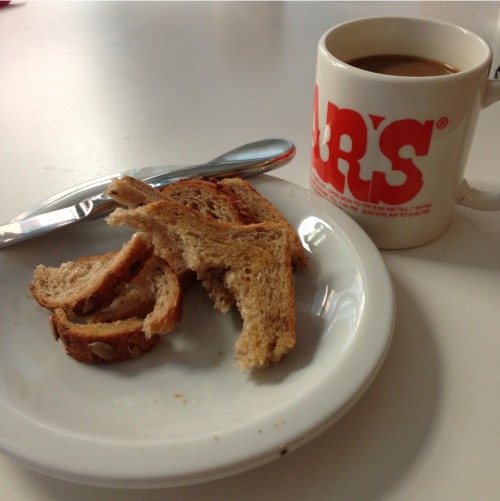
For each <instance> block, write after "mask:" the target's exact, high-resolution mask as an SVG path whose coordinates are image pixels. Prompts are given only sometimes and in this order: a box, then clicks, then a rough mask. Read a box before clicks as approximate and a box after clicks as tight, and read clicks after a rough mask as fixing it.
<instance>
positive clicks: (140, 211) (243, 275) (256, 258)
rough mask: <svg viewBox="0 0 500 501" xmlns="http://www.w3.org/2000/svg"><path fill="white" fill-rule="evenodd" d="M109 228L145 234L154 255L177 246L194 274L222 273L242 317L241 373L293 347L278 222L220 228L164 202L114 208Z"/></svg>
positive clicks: (286, 246)
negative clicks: (175, 243) (124, 227)
mask: <svg viewBox="0 0 500 501" xmlns="http://www.w3.org/2000/svg"><path fill="white" fill-rule="evenodd" d="M107 221H108V223H109V224H110V225H112V226H116V225H129V226H132V227H134V228H137V229H140V230H141V231H143V232H145V233H149V234H150V236H151V239H152V241H153V243H154V245H155V252H156V253H157V254H159V255H162V250H163V247H164V245H165V244H164V242H168V241H170V240H172V239H176V240H177V241H180V242H181V243H182V247H183V257H184V260H185V261H186V263H187V265H188V266H189V267H190V268H191V269H193V270H195V271H196V272H203V271H204V270H207V269H212V268H219V269H225V270H226V272H225V284H226V286H227V287H228V289H229V290H230V291H231V292H232V294H234V296H235V298H236V304H237V306H238V309H239V311H240V313H241V316H242V318H243V330H242V333H241V335H240V337H239V339H238V341H237V343H236V361H237V364H238V365H239V366H240V367H241V368H242V369H243V370H248V369H254V368H261V367H267V366H269V365H270V364H273V363H277V362H279V361H280V360H281V359H282V357H283V356H284V355H285V354H286V353H288V352H289V351H290V350H291V349H292V348H293V346H294V345H295V337H296V336H295V302H294V286H293V277H292V266H291V249H290V241H289V237H288V230H287V228H286V225H284V224H283V223H271V222H266V223H259V224H250V225H241V224H233V223H224V222H221V221H217V220H215V219H213V218H212V217H209V216H206V215H204V214H201V213H200V212H198V211H195V210H193V209H190V208H189V207H185V206H184V205H183V204H181V203H179V202H174V201H170V200H165V201H160V202H155V203H152V204H149V205H146V206H144V207H138V208H136V209H133V210H125V209H117V210H116V211H114V212H113V213H112V214H111V215H110V216H109V217H108V219H107Z"/></svg>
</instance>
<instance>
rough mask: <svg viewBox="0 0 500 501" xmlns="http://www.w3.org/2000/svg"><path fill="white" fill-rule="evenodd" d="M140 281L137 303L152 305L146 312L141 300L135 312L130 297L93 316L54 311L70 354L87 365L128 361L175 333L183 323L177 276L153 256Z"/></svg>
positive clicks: (57, 334)
mask: <svg viewBox="0 0 500 501" xmlns="http://www.w3.org/2000/svg"><path fill="white" fill-rule="evenodd" d="M135 282H136V283H135V285H136V287H135V288H134V289H133V298H132V299H138V298H139V299H141V300H143V302H144V301H146V303H147V304H150V302H151V301H153V306H152V307H151V308H148V311H147V313H146V311H142V312H141V308H143V305H142V303H141V301H140V302H139V304H138V305H136V306H135V309H134V305H133V304H132V303H131V301H130V299H125V298H122V297H119V298H117V299H116V300H115V302H114V303H113V304H112V305H111V306H110V307H109V308H108V309H107V310H104V311H102V312H99V313H98V314H96V315H94V316H91V317H85V318H78V319H75V318H74V317H73V316H72V315H71V314H68V312H67V311H65V310H64V308H56V309H55V310H54V311H53V312H52V314H51V317H50V323H51V328H52V332H53V334H54V337H55V338H56V339H60V340H61V341H62V342H63V344H64V347H65V350H66V352H67V353H68V355H70V356H71V357H73V358H74V359H76V360H78V361H79V362H84V363H87V364H96V363H115V362H123V361H125V360H128V359H131V358H136V357H138V356H140V355H142V354H143V353H146V352H148V351H150V350H152V349H153V348H154V347H155V346H156V345H157V344H158V341H159V340H160V337H161V335H164V334H167V333H169V332H171V331H172V330H173V328H174V326H175V324H176V323H177V322H178V321H179V320H180V319H181V315H182V301H181V298H182V296H181V290H180V286H179V281H178V280H177V276H176V275H175V273H174V272H173V271H172V270H171V269H170V267H169V266H168V264H167V263H166V262H165V261H164V260H163V259H161V258H159V257H157V256H153V257H152V258H151V259H150V260H149V261H148V263H146V265H145V266H144V268H143V270H142V272H141V274H140V276H139V277H137V279H136V281H135ZM127 295H128V293H127V294H125V296H127ZM141 296H144V298H145V299H143V298H142V297H141ZM132 312H134V313H136V314H141V313H144V316H145V318H140V317H138V316H133V317H128V315H130V314H131V313H132ZM103 320H106V321H103Z"/></svg>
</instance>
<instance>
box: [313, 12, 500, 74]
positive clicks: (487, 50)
mask: <svg viewBox="0 0 500 501" xmlns="http://www.w3.org/2000/svg"><path fill="white" fill-rule="evenodd" d="M384 21H404V22H411V23H421V24H426V25H434V26H440V27H442V28H445V29H447V30H450V31H451V30H453V31H455V32H457V33H461V34H462V36H467V37H469V38H470V39H471V40H475V42H476V44H477V46H480V47H481V49H482V51H483V53H482V57H481V59H480V60H479V59H478V61H477V62H476V63H475V64H473V65H471V66H470V67H468V68H466V69H463V70H459V71H457V72H456V73H449V74H445V75H434V76H406V75H387V74H383V73H376V72H371V71H368V70H364V69H361V68H357V67H356V66H352V65H350V64H349V63H347V62H346V61H344V60H342V59H341V58H340V57H338V56H337V55H335V54H333V53H332V52H331V51H330V50H329V49H328V47H327V41H328V38H329V37H331V36H332V34H334V33H336V32H338V31H340V30H343V29H346V28H348V27H350V26H354V25H362V24H366V23H380V22H384ZM318 49H319V51H320V53H323V55H324V56H325V57H326V58H327V59H328V60H329V62H331V63H333V64H334V65H335V66H337V67H342V68H344V69H345V70H348V71H353V72H354V73H359V74H362V75H365V76H366V75H367V74H369V75H370V76H371V78H375V79H381V80H402V81H403V80H404V81H412V82H415V81H419V82H431V81H433V82H435V81H436V80H443V79H446V80H449V79H457V78H462V77H463V76H465V75H468V74H470V73H475V72H477V71H479V70H480V71H482V70H483V68H486V69H489V67H490V66H491V63H492V59H493V53H492V49H491V47H490V46H489V44H488V43H487V42H486V41H485V40H484V39H483V38H482V37H480V36H479V35H477V34H476V33H474V32H473V31H471V30H469V29H467V28H463V27H461V26H459V25H457V24H454V23H450V22H447V21H441V20H439V19H435V18H427V17H421V16H398V15H389V16H368V17H360V18H356V19H351V20H348V21H344V22H342V23H339V24H337V25H335V26H332V27H331V28H330V29H329V30H328V31H326V32H325V33H324V34H323V35H322V36H321V38H320V40H319V44H318ZM368 55H371V54H368ZM373 55H375V54H373ZM356 57H364V55H363V54H359V55H357V56H356ZM426 57H429V56H426ZM431 59H432V58H431Z"/></svg>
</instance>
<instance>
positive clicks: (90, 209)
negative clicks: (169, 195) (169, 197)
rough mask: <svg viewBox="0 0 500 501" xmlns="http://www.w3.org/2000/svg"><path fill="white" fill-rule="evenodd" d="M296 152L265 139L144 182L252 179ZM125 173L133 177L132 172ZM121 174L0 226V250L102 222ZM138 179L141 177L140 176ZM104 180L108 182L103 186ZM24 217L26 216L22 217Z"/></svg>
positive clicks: (290, 146) (285, 143) (284, 143)
mask: <svg viewBox="0 0 500 501" xmlns="http://www.w3.org/2000/svg"><path fill="white" fill-rule="evenodd" d="M295 151H296V150H295V146H294V145H293V143H291V142H290V141H287V140H285V139H265V140H262V141H257V142H254V143H248V144H245V145H243V146H240V147H238V148H235V149H234V150H230V151H228V152H226V153H224V154H223V155H220V156H218V157H217V158H214V159H213V160H211V161H209V162H207V163H206V164H201V165H194V166H191V167H182V168H179V169H175V170H171V171H170V172H166V173H164V174H159V175H156V176H152V177H148V178H146V179H143V181H144V182H146V183H148V184H149V185H151V186H153V187H154V188H157V189H161V188H162V187H164V186H167V185H168V184H170V183H173V182H175V181H179V180H181V179H195V178H201V179H208V178H216V179H222V178H224V177H236V176H238V177H249V176H254V175H256V174H262V173H264V172H268V171H270V170H273V169H277V168H279V167H282V166H283V165H285V164H286V163H288V162H289V161H290V160H291V159H292V158H293V157H294V156H295ZM136 173H137V171H134V172H133V174H136ZM125 174H127V175H130V174H132V171H129V172H127V173H125ZM122 175H124V174H116V175H114V176H111V177H108V178H101V179H99V180H96V186H99V188H100V190H101V193H99V192H98V193H96V194H94V195H92V196H88V197H86V198H84V199H83V200H80V201H78V202H77V203H75V204H73V205H70V206H68V207H63V208H60V209H56V210H49V212H44V209H45V207H47V208H52V207H54V206H57V204H58V202H60V201H61V200H63V201H64V200H67V199H70V198H73V199H74V197H75V196H77V195H78V191H76V192H74V191H71V190H67V191H65V192H61V194H60V195H54V196H53V197H50V198H49V199H47V200H46V201H45V202H42V203H40V204H37V205H36V206H34V207H33V208H32V209H31V210H27V211H25V212H24V213H23V214H21V215H20V216H18V217H16V218H14V219H13V220H11V221H10V222H9V223H7V224H4V225H2V226H0V249H1V248H5V247H9V246H11V245H14V244H16V243H19V242H22V241H24V240H28V239H30V238H34V237H37V236H40V235H43V234H45V233H48V232H50V231H54V230H57V229H59V228H63V227H65V226H68V225H71V224H74V223H77V222H80V221H89V220H93V219H99V218H101V217H104V216H106V215H108V214H109V213H110V212H111V211H112V210H113V209H114V208H115V207H117V206H118V204H117V203H116V202H115V201H114V200H112V199H111V198H109V197H108V196H107V195H105V194H104V193H103V192H102V191H103V190H104V188H105V187H106V186H107V184H108V183H109V181H111V179H112V178H113V177H120V176H122ZM136 177H138V178H141V176H140V175H137V176H136ZM103 180H104V181H105V183H106V184H105V185H104V186H103ZM90 185H92V183H90ZM84 189H85V191H86V192H88V189H89V183H87V184H86V185H85V188H84ZM82 191H84V190H82ZM32 214H34V215H32ZM23 215H26V216H27V217H21V216H23Z"/></svg>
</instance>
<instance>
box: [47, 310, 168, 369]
mask: <svg viewBox="0 0 500 501" xmlns="http://www.w3.org/2000/svg"><path fill="white" fill-rule="evenodd" d="M50 324H51V329H52V333H53V335H54V337H55V338H56V340H57V339H60V340H61V341H62V343H63V344H64V348H65V350H66V353H67V354H68V355H70V356H71V357H72V358H74V359H75V360H78V361H79V362H83V363H86V364H110V363H116V362H123V361H125V360H129V359H131V358H137V357H139V356H140V355H142V354H143V353H146V352H148V351H150V350H152V349H153V348H154V347H155V346H156V345H157V344H158V342H159V340H160V336H159V335H155V336H151V337H150V338H146V336H145V335H144V332H143V319H141V318H129V319H127V320H118V321H115V322H111V323H102V324H87V323H82V324H80V323H76V322H74V321H72V320H70V318H68V315H67V313H66V311H65V310H64V309H63V308H56V309H55V310H54V311H53V312H52V314H51V316H50Z"/></svg>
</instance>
